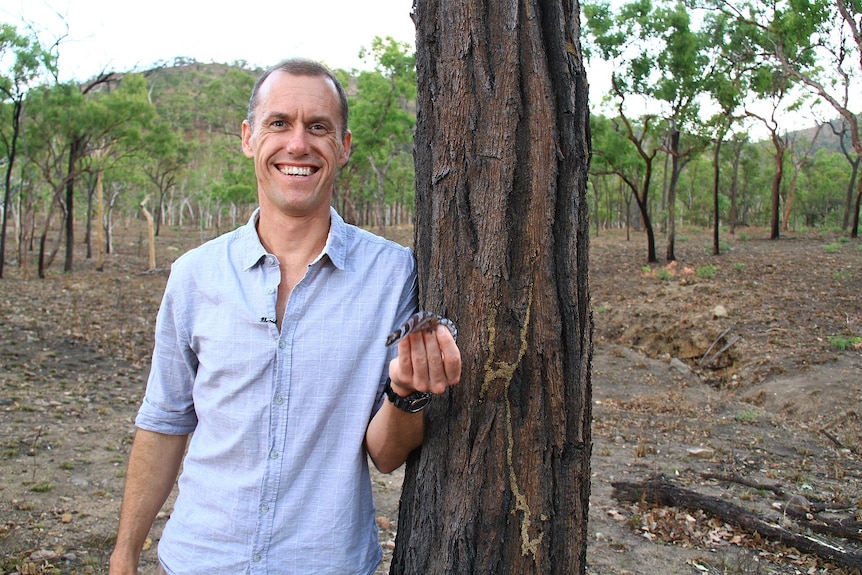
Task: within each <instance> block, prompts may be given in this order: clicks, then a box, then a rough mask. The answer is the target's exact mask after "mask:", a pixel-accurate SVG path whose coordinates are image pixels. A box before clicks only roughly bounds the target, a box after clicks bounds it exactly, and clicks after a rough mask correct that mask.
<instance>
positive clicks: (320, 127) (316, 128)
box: [310, 124, 329, 134]
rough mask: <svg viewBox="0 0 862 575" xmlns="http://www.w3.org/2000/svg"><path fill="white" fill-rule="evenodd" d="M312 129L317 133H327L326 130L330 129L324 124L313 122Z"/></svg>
mask: <svg viewBox="0 0 862 575" xmlns="http://www.w3.org/2000/svg"><path fill="white" fill-rule="evenodd" d="M310 129H311V131H312V132H314V133H315V134H325V133H326V132H328V131H329V129H328V128H327V127H326V126H324V125H323V124H312V125H311V126H310Z"/></svg>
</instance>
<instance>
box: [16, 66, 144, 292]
mask: <svg viewBox="0 0 862 575" xmlns="http://www.w3.org/2000/svg"><path fill="white" fill-rule="evenodd" d="M32 103H33V108H32V111H33V113H32V114H31V116H30V121H29V123H28V128H27V133H26V137H27V141H28V145H29V146H30V149H31V151H32V155H31V156H30V159H31V161H32V162H33V163H34V164H35V165H36V166H38V169H39V171H40V174H41V176H42V179H43V181H44V182H45V184H46V185H47V186H48V187H49V188H50V190H51V202H50V205H49V207H48V209H47V211H46V215H45V221H44V224H43V226H42V233H41V236H40V240H39V260H38V273H39V277H44V276H45V270H46V268H47V267H48V266H49V265H50V263H51V260H52V259H53V255H54V253H56V249H55V250H53V251H52V252H51V253H48V252H47V251H46V250H47V236H48V233H49V232H50V230H51V222H52V216H53V213H54V211H55V210H56V209H57V208H58V207H59V208H61V211H62V215H63V221H64V228H65V242H66V258H65V263H64V271H67V272H70V271H72V262H73V250H74V215H75V211H74V198H75V182H76V181H77V180H78V178H79V177H80V176H81V175H82V174H84V173H85V172H90V171H92V170H94V169H95V168H96V164H99V168H100V169H103V168H104V167H105V166H104V164H103V162H112V161H115V159H114V157H108V156H105V155H104V154H101V153H100V151H101V150H105V149H109V148H111V147H113V146H114V145H115V144H117V143H120V142H122V143H123V144H124V145H126V146H127V147H128V146H129V145H131V144H132V143H133V142H135V141H137V140H138V139H139V137H140V131H141V128H142V126H144V125H145V124H146V123H147V122H149V121H150V120H151V119H152V117H153V114H154V109H153V107H152V105H151V104H150V103H149V101H148V99H147V91H146V83H145V81H144V80H143V78H142V77H140V76H139V75H135V74H129V75H126V76H124V77H122V78H120V77H119V76H116V75H114V74H102V75H99V76H97V77H95V78H93V79H92V80H90V81H88V82H86V83H84V84H80V85H79V84H77V83H75V82H67V83H62V84H57V85H55V86H51V87H49V88H44V89H40V90H39V91H37V92H35V93H34V94H33V99H32ZM57 247H59V242H58V244H57Z"/></svg>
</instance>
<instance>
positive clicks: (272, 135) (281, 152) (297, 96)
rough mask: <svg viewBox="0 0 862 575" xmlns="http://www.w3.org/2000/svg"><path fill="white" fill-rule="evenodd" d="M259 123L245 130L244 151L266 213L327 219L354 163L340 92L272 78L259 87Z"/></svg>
mask: <svg viewBox="0 0 862 575" xmlns="http://www.w3.org/2000/svg"><path fill="white" fill-rule="evenodd" d="M254 122H255V125H254V126H250V125H249V124H248V121H244V122H243V124H242V149H243V152H244V153H245V155H246V156H248V157H249V158H253V159H254V168H255V173H256V175H257V185H258V197H259V201H260V204H261V210H262V212H263V211H265V210H268V209H274V210H276V211H278V212H281V213H282V214H283V215H287V216H297V217H303V216H311V215H318V216H324V215H325V217H328V215H329V204H330V201H331V199H332V190H333V184H334V182H335V177H336V175H337V173H338V170H339V168H340V167H341V166H343V165H344V164H346V163H347V160H348V158H349V157H350V138H351V136H350V132H347V131H345V130H344V126H342V119H341V108H340V105H339V99H338V93H337V92H336V90H335V86H333V85H332V83H331V82H330V80H329V79H327V78H324V77H317V76H295V75H293V74H287V73H285V72H273V74H272V75H270V76H269V77H268V78H267V79H266V81H265V82H264V83H263V85H262V86H261V87H260V92H259V94H258V103H257V107H256V109H255V110H254ZM342 132H344V135H343V136H342ZM324 212H325V214H324Z"/></svg>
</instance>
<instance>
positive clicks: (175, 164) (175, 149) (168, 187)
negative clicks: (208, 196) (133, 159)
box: [140, 120, 193, 236]
mask: <svg viewBox="0 0 862 575" xmlns="http://www.w3.org/2000/svg"><path fill="white" fill-rule="evenodd" d="M142 143H143V147H142V152H143V153H142V154H140V160H141V161H140V169H141V170H143V172H144V174H145V175H146V176H147V179H148V180H149V182H150V183H151V184H152V185H153V186H154V187H155V188H156V194H157V197H156V203H155V204H156V209H155V212H156V216H155V218H154V219H155V227H156V229H155V235H156V236H158V235H159V232H160V231H161V223H162V221H163V220H164V211H165V200H166V198H167V196H168V194H169V193H170V192H171V191H172V190H173V189H174V188H175V187H176V186H178V185H179V182H180V179H181V178H182V177H183V175H184V173H185V171H186V169H187V167H188V161H189V157H190V155H191V152H192V149H193V145H192V144H191V143H190V142H186V141H184V140H183V139H182V137H181V134H180V133H178V132H176V131H174V130H173V128H172V126H170V125H169V124H168V123H167V122H165V121H163V120H161V121H157V122H156V123H155V124H154V125H153V126H152V128H151V129H149V130H147V131H146V133H145V134H144V135H143V142H142Z"/></svg>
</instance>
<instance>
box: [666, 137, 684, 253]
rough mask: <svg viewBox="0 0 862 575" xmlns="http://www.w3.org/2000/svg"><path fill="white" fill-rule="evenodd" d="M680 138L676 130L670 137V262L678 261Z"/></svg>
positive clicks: (668, 202)
mask: <svg viewBox="0 0 862 575" xmlns="http://www.w3.org/2000/svg"><path fill="white" fill-rule="evenodd" d="M679 138H680V131H679V130H678V129H676V128H674V130H673V132H672V133H671V136H670V150H671V153H670V154H669V155H670V157H671V170H670V185H669V186H668V187H667V251H666V253H665V257H666V259H667V261H669V262H672V261H674V260H676V253H675V252H674V245H675V243H676V186H677V182H679V173H680V172H681V171H682V167H681V165H680V164H681V160H680V156H679ZM665 179H667V175H665Z"/></svg>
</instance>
